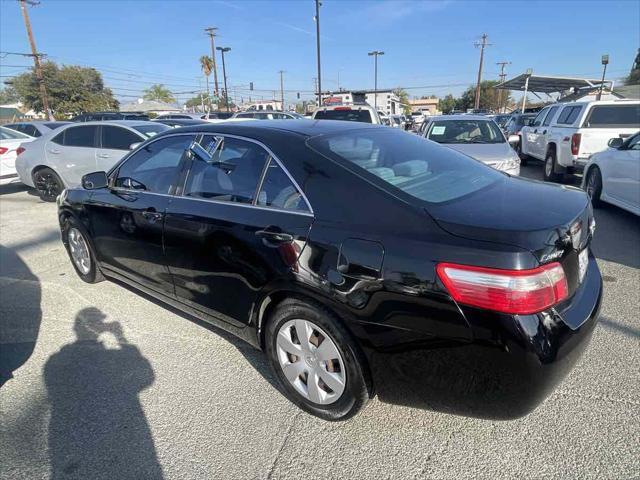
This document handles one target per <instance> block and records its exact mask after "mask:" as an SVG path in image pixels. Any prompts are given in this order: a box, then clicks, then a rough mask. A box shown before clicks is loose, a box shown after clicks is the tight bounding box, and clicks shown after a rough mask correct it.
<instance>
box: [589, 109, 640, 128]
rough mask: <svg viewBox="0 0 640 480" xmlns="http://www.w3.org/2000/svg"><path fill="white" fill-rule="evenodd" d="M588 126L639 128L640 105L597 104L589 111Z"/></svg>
mask: <svg viewBox="0 0 640 480" xmlns="http://www.w3.org/2000/svg"><path fill="white" fill-rule="evenodd" d="M584 126H585V127H587V128H614V127H617V128H638V127H640V105H596V106H594V107H593V108H592V109H591V111H590V112H589V114H588V116H587V118H586V120H585V121H584Z"/></svg>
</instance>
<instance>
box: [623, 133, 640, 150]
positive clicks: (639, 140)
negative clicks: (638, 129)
mask: <svg viewBox="0 0 640 480" xmlns="http://www.w3.org/2000/svg"><path fill="white" fill-rule="evenodd" d="M624 149H625V150H640V133H639V134H636V135H635V136H633V137H631V138H630V139H629V141H628V142H627V145H626V146H625V148H624Z"/></svg>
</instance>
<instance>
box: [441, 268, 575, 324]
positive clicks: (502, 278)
mask: <svg viewBox="0 0 640 480" xmlns="http://www.w3.org/2000/svg"><path fill="white" fill-rule="evenodd" d="M436 270H437V272H438V276H439V277H440V280H442V283H444V285H445V287H447V290H448V291H449V293H450V294H451V296H452V297H453V299H454V300H455V301H456V302H458V303H461V304H464V305H470V306H473V307H479V308H484V309H487V310H494V311H496V312H503V313H511V314H515V315H528V314H531V313H537V312H541V311H542V310H545V309H547V308H549V307H551V306H553V305H556V304H557V303H559V302H561V301H562V300H564V299H566V298H567V297H568V296H569V288H568V287H567V279H566V277H565V275H564V270H563V269H562V265H560V264H559V263H558V262H553V263H549V264H547V265H543V266H542V267H538V268H534V269H531V270H500V269H494V268H484V267H472V266H469V265H457V264H453V263H440V264H438V266H437V267H436Z"/></svg>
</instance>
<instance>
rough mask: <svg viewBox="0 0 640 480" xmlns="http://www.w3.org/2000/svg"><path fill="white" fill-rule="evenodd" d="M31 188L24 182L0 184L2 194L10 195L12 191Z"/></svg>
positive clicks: (22, 190) (24, 190) (16, 191)
mask: <svg viewBox="0 0 640 480" xmlns="http://www.w3.org/2000/svg"><path fill="white" fill-rule="evenodd" d="M28 190H31V187H28V186H27V185H25V184H24V183H8V184H6V185H0V195H9V194H11V193H18V192H26V191H28Z"/></svg>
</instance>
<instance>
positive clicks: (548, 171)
mask: <svg viewBox="0 0 640 480" xmlns="http://www.w3.org/2000/svg"><path fill="white" fill-rule="evenodd" d="M556 168H557V166H556V152H555V151H554V150H549V151H548V152H547V156H546V157H545V159H544V179H545V181H547V182H560V181H562V179H563V177H564V175H563V174H561V173H556Z"/></svg>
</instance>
